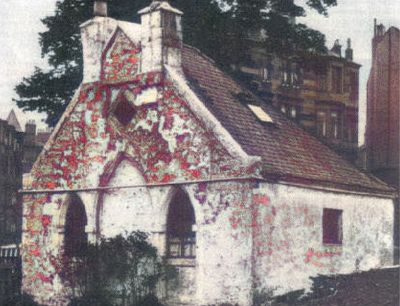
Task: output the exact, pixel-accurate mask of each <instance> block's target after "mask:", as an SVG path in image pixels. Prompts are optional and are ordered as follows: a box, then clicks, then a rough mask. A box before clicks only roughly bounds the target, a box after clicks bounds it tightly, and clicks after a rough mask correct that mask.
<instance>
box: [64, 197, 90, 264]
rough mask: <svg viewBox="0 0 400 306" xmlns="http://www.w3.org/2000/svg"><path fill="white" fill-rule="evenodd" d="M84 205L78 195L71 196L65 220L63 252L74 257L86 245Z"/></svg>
mask: <svg viewBox="0 0 400 306" xmlns="http://www.w3.org/2000/svg"><path fill="white" fill-rule="evenodd" d="M86 224H87V217H86V211H85V206H84V205H83V203H82V201H81V200H80V199H79V197H78V196H76V195H74V196H72V197H71V199H70V202H69V204H68V210H67V214H66V220H65V236H64V252H65V255H67V256H70V257H74V256H78V255H80V254H81V253H82V251H83V250H84V249H85V247H86V245H87V234H86V231H85V227H86Z"/></svg>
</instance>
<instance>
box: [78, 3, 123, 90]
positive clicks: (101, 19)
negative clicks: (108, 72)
mask: <svg viewBox="0 0 400 306" xmlns="http://www.w3.org/2000/svg"><path fill="white" fill-rule="evenodd" d="M93 15H94V17H93V18H92V19H90V20H88V21H86V22H85V23H83V24H82V25H81V26H80V27H81V40H82V51H83V83H91V82H97V81H99V80H100V74H101V55H102V52H103V50H104V49H105V47H106V44H107V42H108V40H109V39H110V37H111V35H112V33H113V32H114V30H115V29H116V27H117V21H116V20H115V19H112V18H109V17H107V3H106V2H105V1H95V2H94V7H93Z"/></svg>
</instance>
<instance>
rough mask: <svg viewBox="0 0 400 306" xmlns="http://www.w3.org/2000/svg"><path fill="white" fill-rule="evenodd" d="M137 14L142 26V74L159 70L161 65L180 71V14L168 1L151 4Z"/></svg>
mask: <svg viewBox="0 0 400 306" xmlns="http://www.w3.org/2000/svg"><path fill="white" fill-rule="evenodd" d="M138 13H139V14H140V15H141V26H142V39H141V41H142V72H148V71H154V70H161V69H162V66H163V65H164V64H166V65H169V66H172V67H176V68H180V67H181V56H182V54H181V53H182V25H181V17H182V15H183V13H182V12H181V11H179V10H178V9H176V8H173V7H172V6H171V5H170V4H169V3H168V1H153V2H152V3H151V4H150V6H148V7H146V8H144V9H142V10H140V11H139V12H138Z"/></svg>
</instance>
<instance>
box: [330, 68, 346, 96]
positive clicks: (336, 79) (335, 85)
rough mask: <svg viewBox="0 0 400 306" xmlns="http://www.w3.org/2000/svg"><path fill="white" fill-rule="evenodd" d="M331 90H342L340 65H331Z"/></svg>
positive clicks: (335, 91)
mask: <svg viewBox="0 0 400 306" xmlns="http://www.w3.org/2000/svg"><path fill="white" fill-rule="evenodd" d="M332 91H333V92H334V93H342V92H343V69H342V67H335V66H334V67H332Z"/></svg>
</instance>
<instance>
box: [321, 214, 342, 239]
mask: <svg viewBox="0 0 400 306" xmlns="http://www.w3.org/2000/svg"><path fill="white" fill-rule="evenodd" d="M342 213H343V211H342V210H339V209H329V208H324V211H323V216H322V223H323V224H322V226H323V243H324V244H337V245H341V244H342V240H343V230H342V227H343V225H342Z"/></svg>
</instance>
